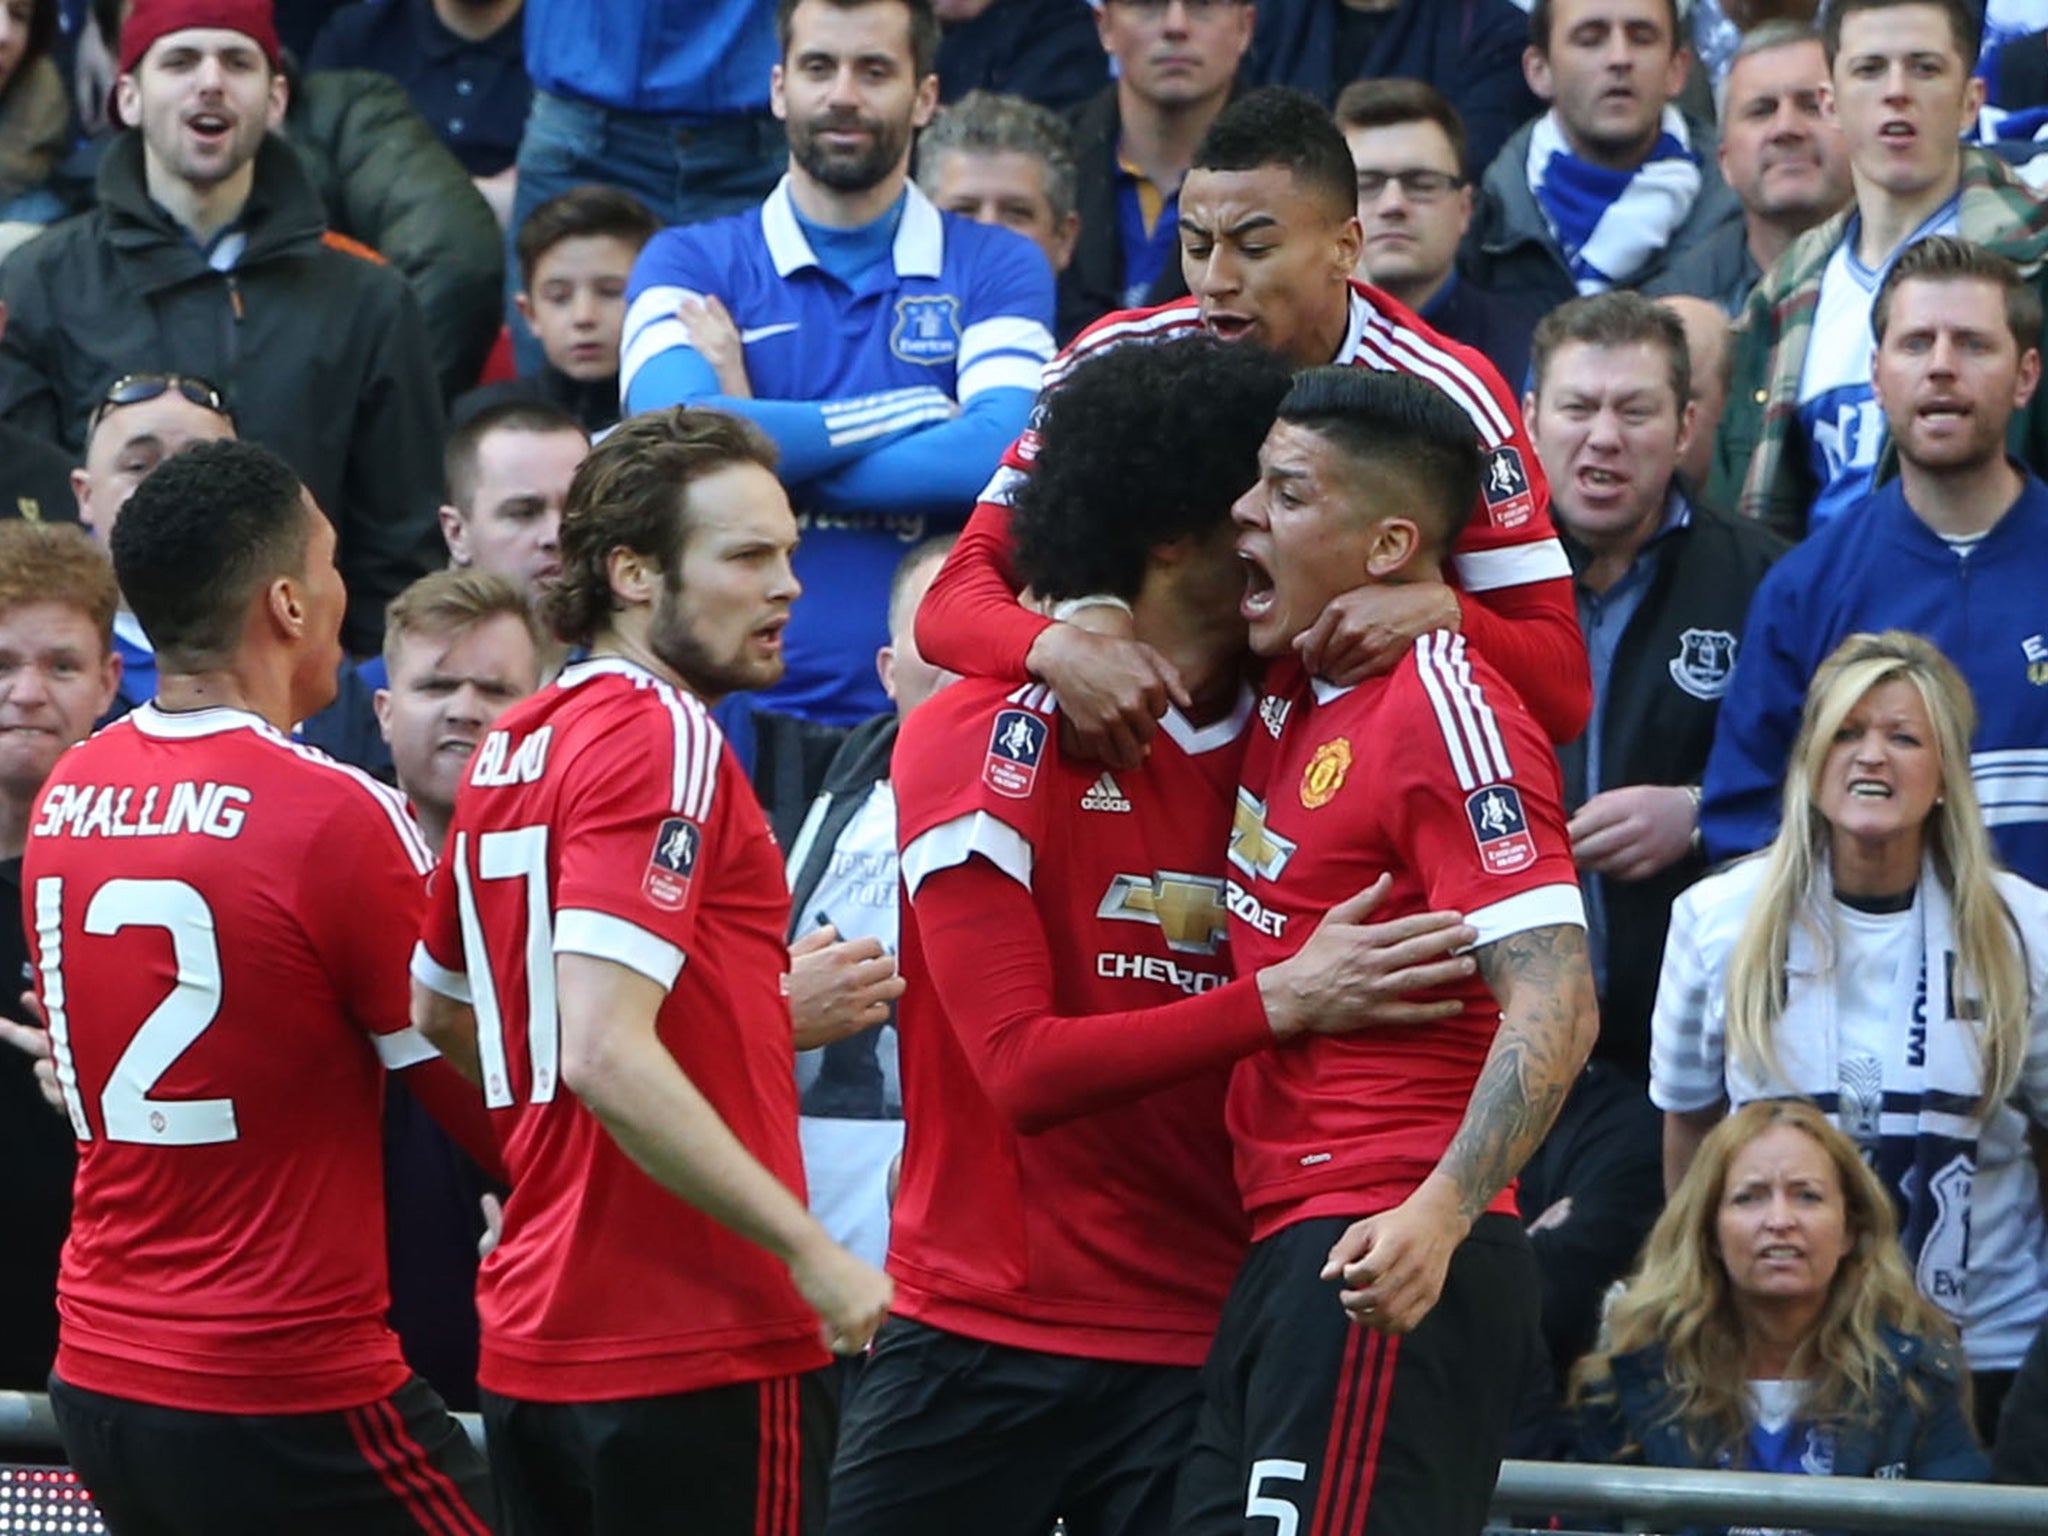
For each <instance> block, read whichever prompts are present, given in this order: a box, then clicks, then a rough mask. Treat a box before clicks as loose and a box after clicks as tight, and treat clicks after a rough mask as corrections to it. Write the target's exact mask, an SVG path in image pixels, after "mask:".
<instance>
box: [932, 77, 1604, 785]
mask: <svg viewBox="0 0 2048 1536" xmlns="http://www.w3.org/2000/svg"><path fill="white" fill-rule="evenodd" d="M1356 180H1357V175H1356V171H1355V170H1354V168H1353V165H1352V162H1351V152H1350V150H1349V149H1348V148H1346V146H1345V143H1344V136H1343V134H1342V133H1340V132H1339V131H1338V130H1337V127H1336V124H1335V123H1333V122H1332V121H1331V119H1330V115H1329V113H1328V112H1326V111H1325V110H1324V109H1323V108H1322V107H1321V106H1319V105H1318V104H1317V103H1316V102H1315V101H1314V100H1313V99H1311V98H1310V97H1307V96H1304V95H1302V94H1301V93H1300V92H1298V91H1290V90H1285V89H1281V88H1272V89H1267V90H1259V91H1253V92H1250V93H1249V94H1247V95H1245V96H1243V97H1241V98H1240V99H1239V100H1237V101H1235V102H1233V103H1231V105H1230V106H1228V107H1226V108H1225V109H1224V110H1223V112H1222V114H1221V115H1220V116H1219V117H1218V118H1217V119H1216V121H1215V123H1214V124H1213V125H1212V126H1211V127H1210V129H1209V132H1208V134H1207V135H1206V136H1205V137H1204V138H1203V140H1202V143H1201V145H1200V146H1199V147H1198V148H1197V150H1196V151H1195V158H1194V164H1193V166H1192V168H1191V169H1190V170H1189V171H1188V174H1187V177H1186V179H1185V180H1184V181H1183V182H1182V183H1181V190H1180V240H1181V267H1182V271H1183V272H1184V273H1185V275H1186V277H1187V282H1188V290H1189V294H1190V297H1188V298H1184V299H1181V300H1178V301H1176V302H1175V303H1172V304H1167V305H1163V306H1161V307H1159V308H1156V309H1145V310H1129V311H1125V312H1122V313H1119V314H1112V315H1107V316H1104V317H1103V318H1102V319H1101V320H1099V321H1097V322H1096V323H1095V324H1094V325H1092V326H1090V327H1089V328H1088V329H1087V330H1085V331H1083V332H1082V333H1081V334H1080V335H1079V336H1077V337H1076V338H1075V339H1074V340H1073V342H1072V343H1070V344H1069V345H1068V347H1067V349H1066V351H1065V352H1063V353H1062V354H1061V355H1060V356H1059V357H1057V358H1055V359H1054V360H1053V361H1052V363H1051V364H1050V365H1049V366H1048V368H1047V369H1046V374H1045V385H1046V388H1047V389H1049V390H1052V389H1057V388H1058V387H1059V386H1060V385H1061V384H1062V383H1063V382H1064V381H1065V380H1066V378H1067V377H1068V375H1069V374H1070V373H1071V372H1072V371H1073V369H1074V368H1075V366H1076V365H1077V364H1079V363H1080V362H1081V361H1083V360H1084V359H1087V358H1090V357H1093V356H1096V355H1097V354H1099V353H1101V352H1103V351H1105V350H1107V349H1110V348H1114V347H1118V346H1121V345H1123V344H1124V343H1126V342H1146V341H1162V340H1166V339H1168V338H1171V337H1174V336H1185V335H1188V334H1191V333H1193V332H1195V331H1198V330H1205V331H1207V332H1209V333H1210V334H1211V335H1213V336H1216V337H1218V338H1219V339H1221V340H1224V341H1228V342H1231V343H1238V342H1246V341H1249V342H1254V343H1256V344H1258V345H1260V346H1263V347H1265V348H1267V349H1268V350H1270V351H1273V352H1277V353H1279V354H1280V355H1281V356H1282V357H1284V358H1286V359H1287V360H1288V361H1289V362H1290V363H1292V364H1293V365H1294V366H1295V367H1297V368H1311V367H1316V366H1318V365H1322V364H1328V363H1338V364H1344V365H1348V366H1352V367H1359V368H1368V369H1373V370H1376V371H1387V372H1396V373H1406V374H1412V375H1414V376H1416V377H1418V378H1424V379H1428V380H1429V381H1430V382H1432V383H1433V384H1436V385H1437V386H1438V387H1439V388H1441V389H1442V390H1443V391H1444V392H1445V393H1446V394H1447V395H1449V396H1450V398H1451V399H1452V400H1453V401H1455V402H1456V403H1457V405H1458V407H1459V408H1460V409H1461V410H1462V411H1463V412H1464V413H1465V415H1466V416H1467V417H1468V418H1469V420H1470V422H1471V425H1472V427H1473V428H1474V429H1475V430H1476V431H1477V433H1478V435H1479V439H1480V442H1481V443H1482V444H1483V445H1484V449H1485V453H1486V458H1487V470H1488V473H1487V475H1486V478H1485V481H1484V484H1483V486H1481V487H1478V488H1475V490H1474V492H1473V510H1472V516H1471V518H1470V520H1469V522H1468V523H1467V525H1466V527H1465V529H1464V531H1463V532H1462V534H1461V535H1460V537H1459V539H1458V541H1457V544H1456V546H1455V548H1454V549H1453V550H1452V551H1451V554H1450V557H1449V558H1448V559H1447V560H1446V561H1445V562H1444V565H1443V569H1442V571H1441V572H1439V573H1438V574H1437V575H1436V576H1435V577H1433V578H1432V579H1430V580H1428V581H1412V582H1407V583H1404V584H1402V585H1400V586H1398V587H1385V586H1381V587H1363V588H1359V589H1356V590H1354V591H1351V592H1349V593H1347V594H1343V595H1341V596H1340V597H1339V598H1338V599H1337V600H1336V601H1335V602H1334V603H1333V604H1332V607H1331V610H1330V611H1329V612H1328V613H1327V614H1325V615H1322V616H1321V617H1320V620H1319V622H1318V623H1316V624H1314V625H1313V626H1310V627H1309V628H1307V629H1306V630H1305V632H1304V633H1303V634H1302V635H1301V636H1300V637H1298V639H1297V640H1296V641H1295V643H1296V645H1297V647H1298V648H1299V649H1300V650H1301V651H1302V653H1303V654H1304V657H1305V659H1306V660H1307V662H1308V663H1309V665H1310V666H1311V667H1314V668H1317V669H1319V670H1321V671H1323V672H1325V673H1327V674H1331V675H1342V676H1344V677H1346V678H1350V679H1352V680H1355V679H1356V677H1357V676H1362V675H1365V674H1366V673H1379V672H1385V671H1387V670H1388V669H1390V668H1391V667H1392V666H1393V665H1394V664H1395V663H1396V662H1397V661H1399V660H1400V658H1401V656H1402V654H1403V653H1404V652H1405V651H1406V650H1407V648H1408V646H1409V645H1410V644H1411V643H1412V642H1413V641H1414V639H1415V638H1416V637H1417V636H1418V635H1422V634H1425V633H1428V632H1429V631H1431V630H1436V629H1450V630H1460V631H1462V632H1463V633H1464V634H1466V635H1467V636H1468V637H1470V638H1471V639H1472V640H1473V641H1474V642H1475V643H1476V644H1477V645H1478V646H1479V648H1480V649H1481V650H1482V651H1484V652H1485V653H1486V654H1487V655H1488V656H1489V657H1491V658H1493V659H1494V661H1495V663H1496V665H1498V666H1499V667H1500V669H1501V671H1502V673H1503V674H1504V675H1505V676H1506V677H1507V678H1508V680H1509V681H1510V682H1511V683H1513V684H1514V686H1515V687H1516V688H1517V689H1518V690H1520V692H1521V693H1522V695H1523V697H1524V698H1525V699H1527V701H1528V703H1529V706H1530V708H1531V710H1532V711H1533V712H1534V713H1535V715H1536V717H1537V719H1538V720H1539V721H1540V722H1541V723H1542V724H1543V726H1544V727H1545V728H1546V729H1547V730H1548V731H1549V733H1550V735H1551V738H1552V739H1553V740H1556V741H1570V740H1571V739H1572V738H1573V737H1575V736H1577V735H1578V734H1579V732H1580V731H1581V730H1582V729H1583V728H1584V727H1585V723H1586V717H1587V715H1588V713H1589V712H1590V710H1591V709H1592V701H1593V691H1592V682H1591V679H1590V676H1589V674H1588V672H1587V669H1586V647H1585V642H1584V640H1583V639H1582V638H1581V636H1580V632H1579V625H1578V618H1577V615H1576V612H1575V611H1574V608H1573V605H1572V586H1571V570H1570V567H1569V565H1568V564H1567V563H1566V561H1565V556H1564V550H1563V548H1562V547H1561V546H1560V545H1559V544H1558V542H1557V539H1556V536H1555V535H1554V534H1553V532H1552V531H1551V526H1550V513H1549V505H1550V494H1549V490H1548V488H1547V486H1546V485H1545V484H1544V480H1543V470H1542V467H1541V466H1540V465H1539V464H1538V463H1537V461H1536V451H1535V449H1534V448H1533V447H1532V446H1531V445H1530V442H1529V436H1528V433H1527V432H1526V431H1525V430H1524V428H1523V426H1522V417H1521V413H1520V411H1519V409H1518V408H1517V406H1516V403H1515V393H1514V391H1513V390H1512V389H1510V388H1509V387H1508V386H1507V385H1506V384H1505V383H1503V382H1502V380H1501V377H1500V375H1499V374H1498V373H1497V372H1496V371H1495V370H1494V367H1493V365H1492V364H1491V363H1489V362H1488V361H1486V359H1485V358H1484V357H1482V356H1481V355H1480V354H1479V353H1478V352H1475V351H1473V350H1472V349H1471V348H1470V347H1466V346H1463V345H1461V344H1460V343H1458V342H1454V341H1450V340H1448V339H1447V338H1445V337H1443V336H1441V335H1439V334H1438V333H1437V332H1436V331H1434V330H1432V329H1431V328H1430V327H1429V326H1428V325H1426V324H1425V323H1424V322H1423V321H1422V320H1420V319H1419V318H1417V317H1416V315H1415V314H1414V313H1413V312H1412V311H1410V310H1409V309H1407V308H1406V307H1405V306H1403V305H1402V304H1401V303H1399V302H1398V301H1397V300H1395V299H1393V298H1391V297H1389V296H1388V295H1387V294H1385V293H1383V292H1381V291H1380V290H1379V289H1376V288H1373V287H1370V286H1368V285H1366V284H1364V283H1360V282H1357V281H1356V280H1354V279H1353V278H1352V276H1351V272H1352V268H1353V266H1354V265H1355V264H1356V262H1357V259H1358V251H1359V245H1360V242H1361V240H1362V238H1363V236H1362V235H1361V233H1360V230H1359V225H1358V189H1357V186H1356ZM1520 382H1521V381H1520V380H1516V381H1515V383H1516V384H1519V383H1520ZM1036 448H1037V443H1036V438H1035V435H1034V433H1032V432H1029V431H1027V432H1026V433H1025V434H1024V436H1023V437H1022V438H1021V439H1019V440H1018V442H1017V443H1016V444H1015V445H1014V446H1013V447H1012V448H1011V449H1010V451H1009V453H1008V454H1007V455H1005V457H1004V460H1003V467H1002V468H1001V469H999V470H998V471H997V472H996V476H995V479H994V480H992V481H991V482H990V483H989V486H988V489H987V490H985V491H984V492H983V493H982V501H981V504H980V505H979V506H978V507H977V508H976V509H975V513H974V517H973V519H972V521H970V522H969V523H968V525H967V530H966V532H965V533H964V534H963V535H962V537H961V539H960V543H959V544H958V546H957V547H956V548H955V549H954V552H953V555H952V557H951V558H950V559H949V560H948V561H947V562H946V565H945V568H944V569H943V570H942V571H941V572H940V573H939V578H938V580H937V581H936V582H935V583H934V584H933V587H932V591H931V595H930V596H929V597H928V598H927V599H926V601H925V604H924V607H923V609H922V611H921V612H920V615H919V618H918V631H917V639H918V645H919V647H920V648H921V649H922V650H923V651H924V653H925V654H926V655H927V656H930V657H931V658H932V659H933V661H935V662H937V663H938V664H939V665H941V666H945V667H949V668H951V669H952V670H954V671H956V672H963V673H967V674H969V675H973V676H983V677H1008V678H1014V679H1017V680H1020V681H1021V680H1023V679H1025V678H1027V677H1030V678H1036V679H1038V680H1040V681H1042V682H1045V683H1048V684H1050V685H1051V686H1052V688H1053V691H1054V692H1056V693H1057V694H1058V695H1059V697H1060V706H1061V710H1062V712H1063V715H1064V717H1065V719H1066V722H1067V723H1068V724H1069V725H1070V726H1072V727H1073V728H1075V730H1076V731H1077V733H1078V734H1079V736H1080V738H1081V739H1082V740H1083V741H1085V742H1087V743H1088V744H1089V747H1090V749H1091V751H1096V752H1100V753H1102V754H1105V755H1106V756H1107V757H1108V759H1109V760H1110V762H1111V764H1112V766H1115V765H1117V764H1130V763H1134V762H1136V761H1137V760H1138V754H1139V752H1140V751H1141V749H1142V748H1141V744H1142V743H1143V742H1144V741H1146V740H1148V739H1149V738H1150V737H1151V735H1152V731H1153V727H1154V721H1155V717H1157V716H1158V715H1159V714H1160V712H1161V711H1162V710H1163V709H1164V707H1165V705H1166V702H1167V700H1168V699H1169V698H1179V699H1180V701H1181V702H1182V703H1183V704H1185V703H1186V694H1185V692H1184V690H1183V689H1182V682H1181V679H1179V678H1178V676H1177V674H1176V672H1175V670H1174V668H1173V666H1172V665H1171V663H1170V662H1169V661H1167V660H1166V659H1165V658H1162V657H1161V656H1160V655H1159V653H1158V651H1157V650H1156V649H1154V648H1152V647H1149V646H1146V645H1144V644H1143V642H1142V641H1137V642H1134V641H1132V640H1130V639H1128V638H1112V637H1111V636H1109V635H1107V634H1090V633H1087V632H1084V631H1083V630H1081V629H1080V628H1078V627H1077V626H1076V625H1074V624H1071V623H1059V622H1052V621H1048V620H1047V619H1045V618H1043V617H1041V616H1040V615H1038V614H1037V613H1036V612H1034V611H1032V610H1028V609H1025V608H1023V607H1020V606H1019V605H1018V603H1017V602H1016V600H1015V599H1014V597H1013V596H1012V595H1011V594H1012V592H1013V591H1014V589H1015V587H1016V581H1015V578H1014V572H1013V571H1012V569H1011V565H1010V556H1009V532H1008V524H1009V506H1010V504H1011V502H1012V501H1013V500H1014V499H1015V496H1016V493H1017V487H1018V485H1019V484H1020V483H1021V481H1022V480H1023V478H1024V477H1025V476H1026V475H1027V474H1029V473H1030V470H1031V466H1032V461H1033V457H1034V455H1035V453H1036ZM1071 606H1072V607H1073V608H1074V609H1079V608H1080V607H1082V606H1083V604H1081V603H1079V602H1076V603H1074V604H1072V605H1071ZM1059 616H1060V615H1058V614H1056V615H1055V618H1057V617H1059ZM1089 622H1090V623H1091V624H1092V625H1095V626H1096V627H1098V628H1100V627H1102V626H1103V625H1104V624H1106V623H1108V622H1109V618H1108V616H1107V615H1104V614H1101V613H1100V611H1099V610H1098V612H1097V613H1095V614H1091V615H1090V618H1089ZM1123 628H1124V629H1125V630H1126V631H1127V630H1128V624H1127V623H1126V624H1124V626H1123Z"/></svg>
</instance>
